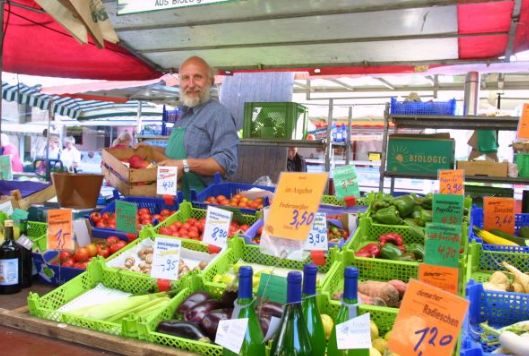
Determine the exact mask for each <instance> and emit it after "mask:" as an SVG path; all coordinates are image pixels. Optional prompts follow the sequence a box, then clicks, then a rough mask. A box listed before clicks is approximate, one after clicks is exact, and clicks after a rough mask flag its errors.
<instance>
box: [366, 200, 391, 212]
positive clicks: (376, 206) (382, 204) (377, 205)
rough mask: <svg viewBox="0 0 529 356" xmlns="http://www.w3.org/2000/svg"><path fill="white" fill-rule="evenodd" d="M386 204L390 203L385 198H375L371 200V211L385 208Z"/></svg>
mask: <svg viewBox="0 0 529 356" xmlns="http://www.w3.org/2000/svg"><path fill="white" fill-rule="evenodd" d="M388 206H390V204H389V202H388V201H387V200H384V199H377V200H375V201H374V202H373V204H371V211H374V212H375V211H377V210H380V209H384V208H387V207H388Z"/></svg>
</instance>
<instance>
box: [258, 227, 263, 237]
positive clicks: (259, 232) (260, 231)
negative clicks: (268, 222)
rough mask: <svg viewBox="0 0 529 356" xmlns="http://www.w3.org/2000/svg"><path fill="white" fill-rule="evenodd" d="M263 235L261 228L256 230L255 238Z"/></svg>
mask: <svg viewBox="0 0 529 356" xmlns="http://www.w3.org/2000/svg"><path fill="white" fill-rule="evenodd" d="M262 234H263V227H262V226H261V227H260V228H259V229H257V236H261V235H262Z"/></svg>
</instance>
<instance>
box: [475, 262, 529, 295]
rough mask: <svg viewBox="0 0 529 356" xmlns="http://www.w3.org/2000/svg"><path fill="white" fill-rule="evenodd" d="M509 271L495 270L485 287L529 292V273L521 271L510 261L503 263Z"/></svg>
mask: <svg viewBox="0 0 529 356" xmlns="http://www.w3.org/2000/svg"><path fill="white" fill-rule="evenodd" d="M501 266H503V267H504V268H505V269H506V270H507V271H508V272H503V271H496V272H494V273H493V274H492V275H491V276H490V278H489V280H488V282H485V283H483V288H485V289H487V290H493V291H501V292H515V293H529V275H527V274H526V273H524V272H522V271H520V270H519V269H518V268H516V267H514V266H513V265H511V264H510V263H507V262H505V261H503V262H502V263H501Z"/></svg>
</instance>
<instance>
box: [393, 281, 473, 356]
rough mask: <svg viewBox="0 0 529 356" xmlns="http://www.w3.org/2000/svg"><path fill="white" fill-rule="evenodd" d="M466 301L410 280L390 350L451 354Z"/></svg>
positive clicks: (421, 355)
mask: <svg viewBox="0 0 529 356" xmlns="http://www.w3.org/2000/svg"><path fill="white" fill-rule="evenodd" d="M468 304H469V303H468V301H467V300H465V299H463V298H461V297H458V296H457V295H454V294H452V293H448V292H445V291H444V290H442V289H439V288H435V287H432V286H430V285H428V284H426V283H422V282H419V281H417V280H414V279H412V280H410V282H409V284H408V288H407V289H406V294H405V295H404V298H403V300H402V303H401V305H400V310H399V314H398V315H397V319H396V320H395V324H394V326H393V330H392V331H391V337H390V339H389V343H388V346H389V349H390V350H391V351H392V352H395V353H398V354H399V355H409V356H411V355H413V356H449V355H452V353H453V351H454V347H455V345H456V342H457V337H458V335H459V331H460V329H461V326H462V325H463V320H464V318H465V313H466V311H467V309H468Z"/></svg>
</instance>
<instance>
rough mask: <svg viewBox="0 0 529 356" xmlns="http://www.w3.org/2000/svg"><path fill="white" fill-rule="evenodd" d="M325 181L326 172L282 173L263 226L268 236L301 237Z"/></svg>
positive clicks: (304, 232) (307, 226) (310, 221)
mask: <svg viewBox="0 0 529 356" xmlns="http://www.w3.org/2000/svg"><path fill="white" fill-rule="evenodd" d="M326 183H327V173H290V172H289V173H281V175H280V177H279V183H278V185H277V188H276V193H275V196H274V200H273V201H272V205H271V206H270V216H269V218H268V221H267V222H266V223H265V228H264V230H266V232H268V234H270V236H276V237H282V238H285V239H290V240H300V241H304V240H305V239H306V238H307V236H308V234H309V232H310V228H311V225H312V223H313V221H314V217H315V214H316V212H317V211H318V207H319V205H320V200H321V195H322V193H323V189H324V188H325V184H326Z"/></svg>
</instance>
